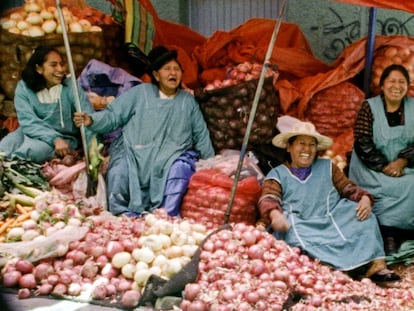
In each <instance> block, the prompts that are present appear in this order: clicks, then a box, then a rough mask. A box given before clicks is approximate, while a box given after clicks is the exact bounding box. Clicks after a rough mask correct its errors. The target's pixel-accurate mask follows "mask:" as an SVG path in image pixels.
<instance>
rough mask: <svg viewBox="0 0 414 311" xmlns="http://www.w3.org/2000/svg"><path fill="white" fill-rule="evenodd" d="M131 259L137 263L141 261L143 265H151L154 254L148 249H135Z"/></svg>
mask: <svg viewBox="0 0 414 311" xmlns="http://www.w3.org/2000/svg"><path fill="white" fill-rule="evenodd" d="M132 257H133V258H134V259H135V260H136V261H137V262H139V261H143V262H145V263H151V262H152V261H153V260H154V258H155V254H154V252H153V251H152V250H151V249H150V248H149V247H142V248H136V249H134V250H133V251H132Z"/></svg>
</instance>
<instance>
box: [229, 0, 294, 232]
mask: <svg viewBox="0 0 414 311" xmlns="http://www.w3.org/2000/svg"><path fill="white" fill-rule="evenodd" d="M286 3H287V0H285V1H283V3H282V8H281V10H280V12H279V16H278V19H277V20H276V23H275V28H274V29H273V33H272V37H271V39H270V43H269V46H268V48H267V53H266V56H265V60H264V62H263V67H262V72H261V73H260V77H259V81H258V83H257V88H256V93H255V95H254V99H253V104H252V108H251V110H250V115H249V121H248V123H247V128H246V133H245V134H244V139H243V143H242V147H241V151H240V158H239V162H238V165H237V170H236V175H235V177H234V182H233V187H232V189H231V194H230V200H229V204H228V206H227V210H226V213H225V217H224V223H225V224H227V223H228V221H229V218H230V214H231V209H232V207H233V202H234V197H235V195H236V189H237V185H238V183H239V179H240V173H241V169H242V166H243V161H244V157H245V154H246V149H247V144H248V142H249V137H250V132H251V129H252V125H253V121H254V118H255V116H256V110H257V106H258V103H259V99H260V94H261V92H262V89H263V84H264V80H265V75H266V71H267V69H268V67H269V60H270V57H271V56H272V52H273V47H274V45H275V42H276V38H277V34H278V33H279V29H280V25H281V24H282V16H283V15H284V13H285V8H286Z"/></svg>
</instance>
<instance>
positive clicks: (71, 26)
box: [69, 22, 83, 32]
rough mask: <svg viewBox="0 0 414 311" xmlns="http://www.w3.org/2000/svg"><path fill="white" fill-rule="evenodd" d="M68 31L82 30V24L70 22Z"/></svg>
mask: <svg viewBox="0 0 414 311" xmlns="http://www.w3.org/2000/svg"><path fill="white" fill-rule="evenodd" d="M69 31H70V32H83V29H82V25H81V24H79V23H78V22H71V23H70V24H69Z"/></svg>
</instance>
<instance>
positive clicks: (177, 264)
mask: <svg viewBox="0 0 414 311" xmlns="http://www.w3.org/2000/svg"><path fill="white" fill-rule="evenodd" d="M181 268H182V262H181V259H180V258H172V259H170V260H169V261H168V263H167V264H166V265H165V266H164V271H163V272H164V275H165V276H166V277H167V278H169V279H170V278H171V277H172V276H173V275H175V274H177V272H178V271H180V270H181Z"/></svg>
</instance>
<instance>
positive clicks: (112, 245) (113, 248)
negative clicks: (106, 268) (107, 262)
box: [105, 241, 124, 258]
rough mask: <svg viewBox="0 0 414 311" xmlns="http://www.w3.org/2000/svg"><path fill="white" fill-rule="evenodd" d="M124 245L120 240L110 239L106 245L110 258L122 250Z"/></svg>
mask: <svg viewBox="0 0 414 311" xmlns="http://www.w3.org/2000/svg"><path fill="white" fill-rule="evenodd" d="M123 250H124V246H123V245H122V244H121V242H118V241H109V242H108V244H107V245H106V251H105V254H106V256H107V257H108V258H112V257H113V256H114V255H115V254H116V253H119V252H122V251H123Z"/></svg>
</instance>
